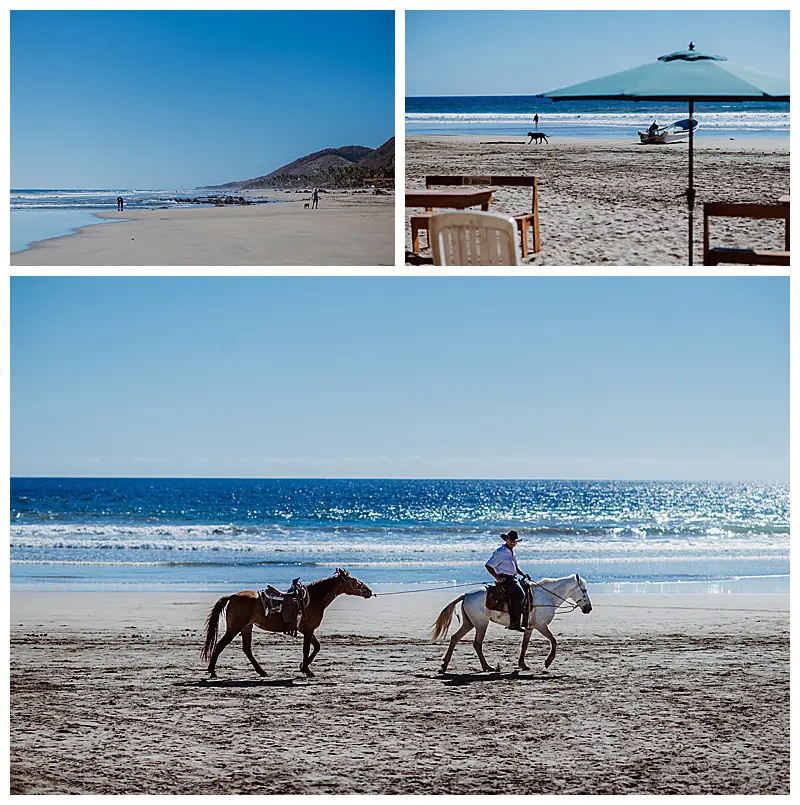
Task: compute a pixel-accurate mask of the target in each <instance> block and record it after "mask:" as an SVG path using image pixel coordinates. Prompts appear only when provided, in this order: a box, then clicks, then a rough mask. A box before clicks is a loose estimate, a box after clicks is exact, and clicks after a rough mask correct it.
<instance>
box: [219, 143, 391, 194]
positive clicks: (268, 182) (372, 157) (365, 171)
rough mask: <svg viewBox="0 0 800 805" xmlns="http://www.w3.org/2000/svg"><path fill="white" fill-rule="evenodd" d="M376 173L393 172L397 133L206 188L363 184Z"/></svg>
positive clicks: (329, 150) (242, 188)
mask: <svg viewBox="0 0 800 805" xmlns="http://www.w3.org/2000/svg"><path fill="white" fill-rule="evenodd" d="M373 176H394V137H392V138H391V139H390V140H387V141H386V142H385V143H384V144H383V145H381V146H380V147H379V148H374V149H373V148H366V147H365V146H363V145H345V146H343V147H342V148H325V149H323V150H322V151H315V152H314V153H313V154H307V155H306V156H304V157H300V158H299V159H296V160H294V162H290V163H289V164H288V165H284V166H283V167H280V168H278V169H277V170H274V171H272V173H268V174H266V175H265V176H257V177H256V178H255V179H244V180H243V181H237V182H228V183H227V184H220V185H209V186H207V187H206V188H203V189H226V190H262V189H264V188H267V187H298V186H305V185H309V184H315V185H318V186H320V187H356V186H358V187H360V186H361V185H362V184H363V180H364V179H367V178H371V177H373Z"/></svg>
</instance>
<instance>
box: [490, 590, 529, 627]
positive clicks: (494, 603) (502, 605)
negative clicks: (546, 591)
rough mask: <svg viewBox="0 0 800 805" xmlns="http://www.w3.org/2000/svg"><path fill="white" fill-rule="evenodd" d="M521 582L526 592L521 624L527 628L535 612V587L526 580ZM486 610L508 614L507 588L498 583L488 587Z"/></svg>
mask: <svg viewBox="0 0 800 805" xmlns="http://www.w3.org/2000/svg"><path fill="white" fill-rule="evenodd" d="M519 581H520V584H522V589H523V590H524V591H525V599H524V600H523V602H522V617H521V618H520V622H521V624H522V626H524V627H525V628H527V627H528V626H529V625H530V614H531V611H532V610H533V585H532V584H528V582H527V581H525V579H520V580H519ZM486 609H493V610H495V611H496V612H508V593H507V592H506V590H505V587H502V586H501V585H500V584H498V583H495V584H487V585H486Z"/></svg>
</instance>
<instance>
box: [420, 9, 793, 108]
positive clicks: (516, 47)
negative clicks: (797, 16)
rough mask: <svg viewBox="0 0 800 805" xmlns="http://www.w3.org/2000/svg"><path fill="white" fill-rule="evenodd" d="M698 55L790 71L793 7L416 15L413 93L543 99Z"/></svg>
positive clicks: (773, 70)
mask: <svg viewBox="0 0 800 805" xmlns="http://www.w3.org/2000/svg"><path fill="white" fill-rule="evenodd" d="M692 40H693V41H694V42H695V44H696V46H697V49H698V50H702V51H705V52H709V53H715V54H720V55H723V56H727V57H728V59H730V60H731V61H736V62H739V63H741V64H743V65H746V66H747V67H750V68H752V69H756V70H761V71H763V72H766V73H771V74H773V75H776V76H787V77H788V75H789V12H788V11H409V12H407V13H406V95H407V96H415V95H536V94H537V93H540V92H547V91H548V90H554V89H559V88H560V87H564V86H568V85H570V84H574V83H577V82H578V81H586V80H588V79H590V78H599V77H601V76H604V75H608V74H609V73H614V72H617V71H618V70H626V69H629V68H632V67H638V66H640V65H642V64H647V63H649V62H652V61H655V60H656V59H657V58H658V57H659V56H662V55H664V54H665V53H672V52H673V51H676V50H684V49H685V48H686V47H687V46H688V44H689V42H690V41H692Z"/></svg>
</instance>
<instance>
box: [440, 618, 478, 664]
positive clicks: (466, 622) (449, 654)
mask: <svg viewBox="0 0 800 805" xmlns="http://www.w3.org/2000/svg"><path fill="white" fill-rule="evenodd" d="M462 614H463V615H464V618H463V622H462V623H461V626H460V627H459V629H458V631H457V632H456V633H455V634H454V635H453V636H452V637H451V638H450V645H449V646H448V647H447V651H445V653H444V657H442V665H441V668H439V673H440V674H443V673H444V672H445V671H446V670H447V666H448V665H450V660H451V659H452V658H453V652H454V651H455V650H456V645H457V644H458V641H459V640H461V638H462V637H464V635H465V634H467V632H471V631H472V630H473V629H474V628H475V627H474V626H473V625H472V621H470V619H469V618H468V617H467V616H466V613H464V612H463V610H462Z"/></svg>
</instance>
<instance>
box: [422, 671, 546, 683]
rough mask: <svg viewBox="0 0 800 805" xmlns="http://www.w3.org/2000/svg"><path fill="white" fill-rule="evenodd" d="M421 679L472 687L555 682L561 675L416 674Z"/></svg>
mask: <svg viewBox="0 0 800 805" xmlns="http://www.w3.org/2000/svg"><path fill="white" fill-rule="evenodd" d="M416 676H418V677H420V678H422V679H431V678H433V679H440V680H441V681H442V684H444V685H472V684H474V683H476V682H484V683H485V682H496V681H497V680H499V679H504V680H506V681H508V682H556V681H558V680H560V679H562V677H561V675H560V674H559V675H557V674H551V673H549V672H548V671H541V672H539V673H533V674H531V673H523V672H521V671H519V670H514V671H506V672H501V671H489V672H486V671H479V672H476V673H471V674H448V673H444V674H433V675H432V676H431V675H430V674H416Z"/></svg>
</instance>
